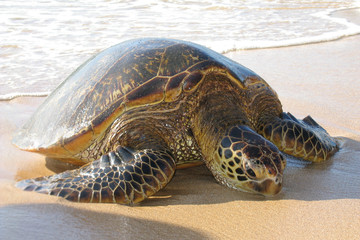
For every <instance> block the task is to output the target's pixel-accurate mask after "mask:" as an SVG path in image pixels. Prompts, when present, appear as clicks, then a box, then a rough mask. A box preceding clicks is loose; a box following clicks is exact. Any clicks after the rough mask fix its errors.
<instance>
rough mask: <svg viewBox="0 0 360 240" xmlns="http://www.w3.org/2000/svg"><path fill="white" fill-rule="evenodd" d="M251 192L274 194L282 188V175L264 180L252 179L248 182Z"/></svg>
mask: <svg viewBox="0 0 360 240" xmlns="http://www.w3.org/2000/svg"><path fill="white" fill-rule="evenodd" d="M246 185H247V186H246V188H247V189H248V190H249V192H252V193H259V194H261V195H264V196H274V195H276V194H278V193H279V192H280V191H281V189H282V176H281V175H278V176H276V177H274V178H268V179H265V180H263V181H256V180H252V181H249V182H247V183H246Z"/></svg>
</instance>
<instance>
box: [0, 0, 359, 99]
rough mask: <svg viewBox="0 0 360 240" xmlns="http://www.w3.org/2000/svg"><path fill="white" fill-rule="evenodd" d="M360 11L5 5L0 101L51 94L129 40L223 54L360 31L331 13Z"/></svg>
mask: <svg viewBox="0 0 360 240" xmlns="http://www.w3.org/2000/svg"><path fill="white" fill-rule="evenodd" d="M358 7H360V1H359V0H348V1H343V0H326V1H321V0H317V1H315V0H241V1H240V0H212V1H211V0H183V1H181V0H162V1H159V0H158V1H156V0H126V1H112V0H72V1H71V0H38V1H35V0H1V1H0V100H8V99H12V98H14V97H16V96H44V95H47V94H48V93H49V92H51V91H52V90H53V89H54V88H55V87H56V86H57V85H58V84H59V83H60V82H62V81H63V80H64V79H65V78H66V77H67V76H68V75H69V74H70V73H71V72H72V71H74V70H75V69H76V68H77V67H78V66H79V65H80V64H81V63H82V62H84V61H85V60H86V59H88V58H89V57H91V56H92V55H93V54H95V53H97V52H99V51H101V50H103V49H105V48H107V47H110V46H112V45H115V44H117V43H119V42H121V41H124V40H128V39H132V38H141V37H168V38H178V39H183V40H189V41H194V42H197V43H199V44H202V45H205V46H207V47H210V48H212V49H214V50H216V51H218V52H222V53H226V52H229V51H242V50H244V49H254V48H268V47H281V46H290V45H298V44H308V43H314V42H321V41H330V40H335V39H338V38H341V37H345V36H350V35H355V34H359V33H360V26H359V25H356V24H355V23H351V22H349V21H347V20H346V19H343V18H336V17H334V16H333V14H332V13H333V12H335V11H338V10H344V9H350V8H358ZM357 11H359V10H357ZM243 64H245V65H246V63H243Z"/></svg>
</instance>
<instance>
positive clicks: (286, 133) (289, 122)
mask: <svg viewBox="0 0 360 240" xmlns="http://www.w3.org/2000/svg"><path fill="white" fill-rule="evenodd" d="M260 132H261V133H262V134H263V136H264V137H265V138H267V139H269V140H270V141H271V142H273V143H274V144H275V145H276V146H277V147H278V148H279V149H280V150H281V151H283V152H285V153H287V154H289V155H292V156H295V157H299V158H302V159H304V160H308V161H312V162H321V161H324V160H327V159H328V158H329V157H330V156H332V155H333V154H334V153H335V152H336V151H337V150H338V149H339V147H338V145H337V143H336V140H335V139H334V138H333V137H331V136H330V135H329V134H328V133H327V132H326V130H325V129H324V128H322V127H321V126H320V125H319V124H318V123H316V122H315V120H314V119H312V118H311V117H310V116H307V117H306V118H304V119H303V120H298V119H296V118H295V117H294V116H293V115H292V114H291V113H283V114H282V118H275V119H274V120H273V121H270V122H269V123H266V124H264V125H263V126H262V127H260Z"/></svg>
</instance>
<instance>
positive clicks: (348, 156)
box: [140, 137, 360, 206]
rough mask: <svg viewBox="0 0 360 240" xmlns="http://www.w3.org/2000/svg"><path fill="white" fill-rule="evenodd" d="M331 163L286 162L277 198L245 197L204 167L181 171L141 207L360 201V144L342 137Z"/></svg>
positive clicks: (245, 195)
mask: <svg viewBox="0 0 360 240" xmlns="http://www.w3.org/2000/svg"><path fill="white" fill-rule="evenodd" d="M338 140H340V141H341V149H340V151H339V152H337V153H336V154H335V155H334V156H333V157H332V158H331V159H329V160H328V161H325V162H322V163H310V162H306V161H303V160H299V159H295V158H289V157H288V158H287V167H286V169H285V172H284V186H283V190H282V192H280V193H279V194H278V195H276V196H274V197H264V196H261V195H255V194H249V193H243V192H239V191H236V190H232V189H228V188H226V187H224V186H221V185H220V184H218V183H216V181H215V180H214V178H213V176H212V175H211V173H210V172H209V171H208V170H207V168H206V167H205V166H199V167H196V168H190V169H184V170H178V171H177V173H176V175H175V177H174V178H173V180H172V181H171V182H170V183H169V185H168V186H167V187H166V188H165V189H163V190H162V191H160V192H158V193H157V194H156V195H155V196H154V197H152V198H150V199H148V200H145V201H144V202H143V203H141V204H140V206H158V205H182V204H217V203H224V202H233V201H277V200H290V199H294V200H302V201H319V200H332V199H360V188H359V187H358V186H360V175H359V169H360V161H359V159H358V156H359V153H360V142H359V141H356V140H353V139H350V138H345V137H341V138H338Z"/></svg>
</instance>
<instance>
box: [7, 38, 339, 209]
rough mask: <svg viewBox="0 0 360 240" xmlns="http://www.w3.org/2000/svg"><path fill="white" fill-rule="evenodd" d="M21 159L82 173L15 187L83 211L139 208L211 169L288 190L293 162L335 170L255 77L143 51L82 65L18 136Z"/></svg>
mask: <svg viewBox="0 0 360 240" xmlns="http://www.w3.org/2000/svg"><path fill="white" fill-rule="evenodd" d="M13 142H14V144H15V145H17V146H18V147H19V148H21V149H24V150H27V151H32V152H38V153H41V154H44V155H46V156H48V157H50V158H55V159H59V160H61V161H66V162H70V163H73V164H78V165H83V166H81V167H79V168H78V169H74V170H68V171H65V172H63V173H59V174H55V175H52V176H48V177H40V178H35V179H29V180H24V181H21V182H19V183H18V184H17V186H18V187H20V188H22V189H24V190H27V191H36V192H40V193H46V194H50V195H56V196H60V197H63V198H66V199H68V200H71V201H78V202H116V203H124V204H133V203H136V202H140V201H142V200H144V199H145V198H147V197H149V196H151V195H153V194H154V193H156V192H157V191H159V190H160V189H162V188H163V187H165V185H166V184H167V183H168V182H169V181H170V180H171V179H172V177H173V175H174V173H175V169H176V168H179V167H185V166H193V165H198V164H201V163H205V164H206V165H207V167H208V168H209V169H210V171H211V172H212V174H213V175H214V177H215V179H216V180H217V181H218V182H219V183H222V184H224V185H226V186H228V187H230V188H234V189H238V190H243V191H246V192H253V193H260V194H263V195H274V194H277V193H278V192H279V191H280V190H281V187H282V180H283V171H284V168H285V165H286V160H285V158H284V156H283V154H282V153H281V152H280V151H283V152H285V153H287V154H290V155H293V156H295V157H299V158H303V159H305V160H309V161H313V162H320V161H323V160H326V159H328V158H329V157H330V156H331V155H332V154H333V153H334V152H336V151H337V149H338V146H337V143H336V141H335V140H334V139H333V138H332V137H330V136H329V134H328V133H327V132H326V131H325V130H324V129H323V128H322V127H320V126H319V125H318V124H317V123H316V122H315V121H314V120H313V119H312V118H311V117H310V116H308V117H306V118H304V119H303V120H297V119H296V118H295V117H294V116H292V115H291V114H290V113H283V112H282V106H281V103H280V101H279V99H278V97H277V94H276V93H275V91H274V90H273V89H272V88H271V87H270V86H269V85H268V84H267V83H266V82H265V81H264V80H263V79H262V78H261V77H259V76H258V75H257V74H255V73H254V72H253V71H251V70H249V69H248V68H246V67H244V66H242V65H240V64H238V63H236V62H234V61H232V60H230V59H229V58H227V57H225V56H223V55H221V54H219V53H216V52H214V51H212V50H210V49H207V48H205V47H203V46H200V45H197V44H195V43H191V42H186V41H180V40H171V39H136V40H130V41H126V42H123V43H120V44H118V45H115V46H113V47H110V48H108V49H106V50H104V51H102V52H100V53H99V54H97V55H96V56H94V57H93V58H91V59H89V60H88V61H87V62H85V63H84V64H83V65H81V66H80V67H79V68H78V69H77V70H76V71H75V72H74V73H73V74H71V75H70V76H69V77H68V78H67V79H66V80H65V81H64V82H63V83H62V84H61V85H60V86H59V87H58V88H56V89H55V90H54V92H52V93H51V94H50V96H49V97H48V98H47V99H46V100H45V102H44V103H43V104H42V105H41V106H40V107H39V108H38V110H37V111H36V112H35V113H34V115H33V116H32V117H31V119H30V120H29V121H28V122H27V123H26V124H25V126H24V127H23V128H22V129H20V130H19V132H18V133H17V134H16V135H15V136H14V140H13Z"/></svg>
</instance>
